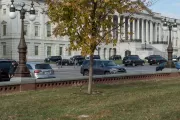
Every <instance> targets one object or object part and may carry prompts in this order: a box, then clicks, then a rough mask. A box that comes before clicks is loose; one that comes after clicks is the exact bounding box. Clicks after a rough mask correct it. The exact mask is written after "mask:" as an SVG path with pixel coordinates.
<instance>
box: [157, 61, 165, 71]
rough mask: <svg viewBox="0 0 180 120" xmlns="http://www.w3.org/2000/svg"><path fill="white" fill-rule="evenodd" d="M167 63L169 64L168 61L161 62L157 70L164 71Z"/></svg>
mask: <svg viewBox="0 0 180 120" xmlns="http://www.w3.org/2000/svg"><path fill="white" fill-rule="evenodd" d="M166 64H167V63H166V62H163V63H161V64H159V65H158V66H157V67H156V71H162V70H163V69H164V68H165V66H166Z"/></svg>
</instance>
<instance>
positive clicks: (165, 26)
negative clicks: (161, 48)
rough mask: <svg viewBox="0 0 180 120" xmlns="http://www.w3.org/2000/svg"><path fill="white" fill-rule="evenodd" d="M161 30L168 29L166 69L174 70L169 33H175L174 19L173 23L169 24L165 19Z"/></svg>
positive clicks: (175, 24)
mask: <svg viewBox="0 0 180 120" xmlns="http://www.w3.org/2000/svg"><path fill="white" fill-rule="evenodd" d="M163 29H164V30H165V31H168V29H169V45H168V48H167V52H168V62H167V66H166V67H167V68H174V67H175V65H174V62H173V61H172V53H173V47H172V42H171V32H172V31H174V32H176V31H177V23H176V19H175V20H174V22H170V21H166V18H165V20H164V23H163Z"/></svg>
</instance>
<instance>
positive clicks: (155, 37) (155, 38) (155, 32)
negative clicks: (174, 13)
mask: <svg viewBox="0 0 180 120" xmlns="http://www.w3.org/2000/svg"><path fill="white" fill-rule="evenodd" d="M154 41H155V42H157V23H155V30H154Z"/></svg>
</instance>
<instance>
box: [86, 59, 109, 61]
mask: <svg viewBox="0 0 180 120" xmlns="http://www.w3.org/2000/svg"><path fill="white" fill-rule="evenodd" d="M86 61H90V60H89V59H88V60H86ZM93 61H112V60H101V59H93Z"/></svg>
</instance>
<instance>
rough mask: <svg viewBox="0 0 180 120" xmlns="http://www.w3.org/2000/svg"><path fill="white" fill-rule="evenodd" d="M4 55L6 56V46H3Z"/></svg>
mask: <svg viewBox="0 0 180 120" xmlns="http://www.w3.org/2000/svg"><path fill="white" fill-rule="evenodd" d="M3 55H6V45H5V44H4V45H3Z"/></svg>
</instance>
